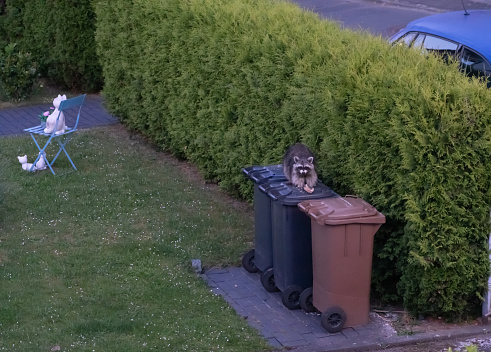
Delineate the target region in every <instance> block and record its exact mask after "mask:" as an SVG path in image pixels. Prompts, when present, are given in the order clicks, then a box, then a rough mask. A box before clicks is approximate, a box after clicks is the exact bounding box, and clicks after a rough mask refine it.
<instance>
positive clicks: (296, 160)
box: [293, 155, 300, 163]
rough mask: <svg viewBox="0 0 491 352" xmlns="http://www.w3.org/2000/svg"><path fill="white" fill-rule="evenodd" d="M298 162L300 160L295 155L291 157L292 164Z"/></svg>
mask: <svg viewBox="0 0 491 352" xmlns="http://www.w3.org/2000/svg"><path fill="white" fill-rule="evenodd" d="M298 160H300V159H299V158H298V156H296V155H295V156H294V157H293V162H294V163H298Z"/></svg>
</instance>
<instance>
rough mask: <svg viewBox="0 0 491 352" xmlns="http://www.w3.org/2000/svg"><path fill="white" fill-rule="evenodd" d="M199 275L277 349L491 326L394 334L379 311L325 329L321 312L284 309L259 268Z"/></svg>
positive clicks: (408, 341) (359, 345)
mask: <svg viewBox="0 0 491 352" xmlns="http://www.w3.org/2000/svg"><path fill="white" fill-rule="evenodd" d="M201 276H202V277H203V278H204V279H205V280H206V281H207V282H208V285H209V286H210V289H211V291H212V292H214V293H215V294H217V295H221V296H223V298H224V299H225V300H226V301H227V302H228V303H229V304H230V305H231V306H232V307H233V308H234V309H235V311H236V312H237V314H238V315H239V316H241V317H242V318H243V319H246V320H247V322H248V323H249V325H251V326H252V327H254V328H256V329H257V330H258V331H259V332H260V333H261V335H262V336H264V337H265V338H266V339H267V340H268V341H269V343H270V344H271V345H272V346H273V347H276V348H278V349H286V350H294V351H297V352H321V351H331V352H332V351H369V350H378V349H382V348H384V347H388V346H403V345H412V344H416V343H422V342H428V341H435V340H437V339H445V338H453V337H458V338H460V337H469V336H476V335H479V334H483V333H489V332H491V327H488V326H484V325H482V326H474V325H470V326H463V327H460V328H456V329H452V330H445V331H436V332H431V333H419V334H414V335H407V336H398V335H397V333H396V331H394V330H393V329H392V327H391V326H390V325H389V324H387V323H386V322H385V321H384V320H383V319H382V318H381V317H379V316H378V315H377V314H374V313H371V314H370V322H369V323H368V324H367V325H363V326H357V327H354V328H345V329H343V330H342V331H341V332H338V333H335V334H330V333H328V332H326V331H325V330H324V329H323V328H322V326H321V322H320V320H321V319H320V314H318V313H305V312H304V311H302V310H300V309H298V310H289V309H288V308H286V307H285V306H284V305H283V303H282V302H281V293H279V292H274V293H270V292H268V291H266V290H265V289H264V287H263V286H262V284H261V282H260V275H259V274H251V273H249V272H247V271H246V270H245V269H244V268H242V267H239V268H235V267H231V268H213V269H210V270H208V271H206V272H205V273H204V274H202V275H201ZM435 352H436V351H435Z"/></svg>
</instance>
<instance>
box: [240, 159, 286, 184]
mask: <svg viewBox="0 0 491 352" xmlns="http://www.w3.org/2000/svg"><path fill="white" fill-rule="evenodd" d="M242 173H243V174H244V175H245V176H246V177H248V178H249V179H250V180H252V181H253V182H254V183H257V184H261V183H264V182H280V181H285V180H286V177H285V174H284V173H283V165H281V164H278V165H265V166H258V165H253V166H249V167H245V168H243V169H242Z"/></svg>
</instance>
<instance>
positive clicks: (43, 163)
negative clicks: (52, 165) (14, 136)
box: [17, 153, 46, 171]
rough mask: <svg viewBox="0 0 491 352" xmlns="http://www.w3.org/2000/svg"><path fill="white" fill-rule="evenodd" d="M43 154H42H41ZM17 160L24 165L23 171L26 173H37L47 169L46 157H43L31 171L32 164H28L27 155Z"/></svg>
mask: <svg viewBox="0 0 491 352" xmlns="http://www.w3.org/2000/svg"><path fill="white" fill-rule="evenodd" d="M39 154H41V153H39ZM17 159H19V162H20V163H21V164H22V169H23V170H26V171H36V170H44V169H46V161H45V157H44V155H42V156H41V157H40V158H39V160H38V162H37V163H36V165H34V167H33V168H32V170H31V167H32V163H28V162H27V155H24V156H18V157H17Z"/></svg>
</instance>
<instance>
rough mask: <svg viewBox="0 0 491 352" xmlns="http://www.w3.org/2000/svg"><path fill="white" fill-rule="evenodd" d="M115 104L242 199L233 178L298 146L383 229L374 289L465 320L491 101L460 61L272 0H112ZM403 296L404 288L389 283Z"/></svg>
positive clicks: (105, 4)
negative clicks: (378, 214)
mask: <svg viewBox="0 0 491 352" xmlns="http://www.w3.org/2000/svg"><path fill="white" fill-rule="evenodd" d="M96 13H97V18H98V23H97V30H96V42H97V46H98V54H99V57H100V60H101V64H102V69H103V76H104V79H105V86H104V94H105V96H106V98H107V100H108V103H109V107H110V109H111V110H112V111H113V112H114V113H115V114H117V115H118V116H120V117H121V119H122V120H123V122H124V123H126V124H127V125H128V126H129V127H131V128H134V129H138V130H140V131H142V132H143V133H145V134H146V135H148V136H149V137H151V138H152V139H153V140H154V141H155V142H156V143H158V145H159V146H161V147H162V148H164V149H167V150H170V151H172V152H173V153H175V154H176V155H178V156H180V157H185V158H187V159H189V160H190V161H192V162H194V163H195V164H196V165H198V166H199V167H200V169H201V171H202V172H203V174H204V175H205V176H206V177H207V178H209V179H214V180H216V181H218V182H219V183H220V185H221V186H222V187H224V188H225V189H227V190H229V191H231V192H237V193H239V194H240V195H242V196H244V197H247V198H249V199H251V197H252V185H251V183H250V182H248V181H247V180H246V179H245V178H244V177H243V176H242V175H241V172H240V169H241V167H244V166H247V165H252V164H271V163H280V161H281V157H282V155H283V153H284V151H285V149H286V148H287V146H288V145H290V144H292V143H294V142H297V141H302V142H304V143H306V144H307V145H309V146H310V147H311V148H312V149H313V150H314V151H315V153H316V154H317V156H318V166H319V173H320V176H321V179H322V181H324V182H325V183H326V184H328V185H330V186H332V187H333V188H334V189H335V190H336V191H338V193H348V192H349V193H355V194H358V195H360V196H361V197H363V198H365V199H367V200H368V201H369V202H371V203H372V204H374V205H375V206H376V207H377V208H378V209H379V210H381V211H382V212H383V213H384V214H385V215H386V216H387V219H388V223H387V224H386V225H384V226H383V228H382V230H381V231H380V232H379V234H378V235H377V236H376V239H377V243H376V252H375V259H374V275H373V288H374V290H375V291H376V292H379V294H382V295H384V296H385V297H399V298H402V299H403V300H404V304H405V306H406V307H407V308H408V309H410V310H411V311H412V312H413V313H418V314H435V315H436V314H438V315H442V316H445V317H447V318H461V317H463V316H465V315H466V314H468V313H472V312H473V310H474V309H475V308H476V307H477V306H478V304H479V300H480V297H481V294H482V292H483V290H484V289H485V286H486V278H487V275H488V274H489V259H488V252H487V249H486V248H487V238H488V233H489V209H490V203H491V202H490V200H491V199H490V192H489V190H490V189H491V187H490V186H491V185H490V173H491V171H490V170H491V165H490V161H489V160H490V159H489V155H491V141H490V138H491V133H490V132H491V131H490V127H489V126H490V120H491V116H490V112H489V106H491V95H490V93H489V91H488V90H486V89H485V87H484V85H483V84H480V83H479V82H477V81H469V80H468V79H466V78H465V77H463V76H462V75H461V74H460V73H459V72H458V70H457V69H456V67H454V66H450V67H448V66H444V65H443V64H442V63H440V62H439V60H438V59H436V58H434V57H423V56H422V55H420V54H418V53H416V52H413V51H409V50H407V49H404V48H399V47H394V48H391V47H390V46H389V45H388V44H387V43H386V42H385V41H384V40H383V39H381V38H374V37H372V36H370V35H368V34H364V33H355V32H351V31H347V30H341V29H340V28H339V27H338V26H337V25H336V24H334V23H331V22H328V21H324V20H321V19H319V18H318V16H316V15H314V14H312V13H308V12H305V11H302V10H300V9H299V8H298V7H297V6H296V5H293V4H290V3H286V2H281V1H273V0H269V1H267V0H266V1H265V0H221V1H216V0H187V1H182V0H166V1H160V0H144V1H143V0H133V1H129V0H124V1H123V0H110V1H109V0H105V1H99V2H98V3H97V6H96ZM396 286H397V287H396Z"/></svg>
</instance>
